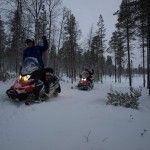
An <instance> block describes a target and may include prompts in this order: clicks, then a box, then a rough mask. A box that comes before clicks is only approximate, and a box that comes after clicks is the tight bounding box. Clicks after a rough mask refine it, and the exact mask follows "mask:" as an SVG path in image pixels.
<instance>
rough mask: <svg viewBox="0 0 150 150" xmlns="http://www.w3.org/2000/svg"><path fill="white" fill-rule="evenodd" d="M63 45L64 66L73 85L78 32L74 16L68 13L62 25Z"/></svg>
mask: <svg viewBox="0 0 150 150" xmlns="http://www.w3.org/2000/svg"><path fill="white" fill-rule="evenodd" d="M64 31H65V32H64V43H63V50H64V51H66V54H65V55H66V57H65V59H66V60H65V61H66V65H67V67H68V69H67V74H68V75H69V77H70V78H71V82H72V83H73V81H74V80H76V51H77V48H78V43H77V40H78V36H79V30H78V27H77V23H76V19H75V16H74V15H73V14H72V13H71V12H70V13H68V17H67V19H66V22H65V25H64Z"/></svg>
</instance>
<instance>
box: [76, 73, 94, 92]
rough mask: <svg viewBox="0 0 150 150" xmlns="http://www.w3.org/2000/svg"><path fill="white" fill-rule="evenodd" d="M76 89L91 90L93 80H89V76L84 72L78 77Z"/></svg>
mask: <svg viewBox="0 0 150 150" xmlns="http://www.w3.org/2000/svg"><path fill="white" fill-rule="evenodd" d="M77 87H78V89H80V90H91V89H92V88H93V87H94V84H93V79H92V78H89V74H88V73H87V72H86V71H84V72H83V73H82V74H81V75H80V80H79V83H78V85H77Z"/></svg>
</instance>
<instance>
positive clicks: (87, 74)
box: [81, 71, 89, 79]
mask: <svg viewBox="0 0 150 150" xmlns="http://www.w3.org/2000/svg"><path fill="white" fill-rule="evenodd" d="M81 76H82V78H84V79H86V78H87V77H88V76H89V73H88V72H87V71H83V72H82V73H81Z"/></svg>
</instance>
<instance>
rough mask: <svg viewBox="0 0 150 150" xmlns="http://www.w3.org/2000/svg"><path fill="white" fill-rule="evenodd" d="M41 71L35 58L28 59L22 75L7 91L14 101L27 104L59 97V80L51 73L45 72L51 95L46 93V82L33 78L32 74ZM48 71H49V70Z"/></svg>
mask: <svg viewBox="0 0 150 150" xmlns="http://www.w3.org/2000/svg"><path fill="white" fill-rule="evenodd" d="M38 69H39V65H38V62H37V60H36V59H35V58H32V57H28V58H27V59H26V60H25V61H24V64H23V66H22V69H21V73H20V75H19V77H18V78H17V79H16V81H15V83H14V84H13V85H12V86H11V87H10V89H8V90H7V91H6V94H7V95H8V97H9V98H11V99H12V100H19V101H24V102H25V104H27V105H29V104H31V103H35V102H36V103H37V102H41V101H45V100H46V99H47V98H48V97H50V96H51V95H54V96H57V95H58V93H60V92H61V87H60V84H59V80H58V78H57V77H56V76H55V75H54V74H52V73H51V72H46V71H45V78H46V80H47V82H48V84H49V94H46V93H45V86H44V82H43V81H41V80H40V79H38V80H37V79H34V78H32V73H33V72H34V71H36V70H38ZM47 70H48V69H47Z"/></svg>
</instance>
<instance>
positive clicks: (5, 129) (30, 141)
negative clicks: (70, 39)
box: [0, 77, 150, 150]
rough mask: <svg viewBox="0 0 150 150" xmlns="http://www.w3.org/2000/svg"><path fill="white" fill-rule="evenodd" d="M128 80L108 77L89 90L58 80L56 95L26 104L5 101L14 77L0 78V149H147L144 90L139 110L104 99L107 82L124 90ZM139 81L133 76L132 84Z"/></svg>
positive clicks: (149, 101) (149, 133)
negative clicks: (112, 104) (72, 87)
mask: <svg viewBox="0 0 150 150" xmlns="http://www.w3.org/2000/svg"><path fill="white" fill-rule="evenodd" d="M65 80H66V79H65ZM127 81H128V80H127V79H124V80H123V83H122V84H119V83H117V84H115V83H114V82H113V79H111V78H106V79H105V81H104V83H103V84H101V83H95V87H94V89H93V90H91V91H80V90H78V89H75V88H74V89H71V86H72V85H71V83H69V82H63V81H62V82H61V86H62V93H61V94H60V95H59V96H58V97H57V98H51V99H50V100H49V101H48V102H43V103H40V104H33V105H30V106H26V105H24V104H15V103H12V102H10V101H9V99H8V98H7V96H6V95H5V91H6V89H7V88H8V87H9V86H10V85H11V84H12V80H10V81H7V82H5V83H0V98H1V99H0V150H149V149H150V140H149V139H150V97H149V96H148V91H147V90H146V89H144V90H143V92H142V97H141V99H140V107H139V110H134V109H129V108H128V109H127V108H123V107H114V106H110V105H106V96H107V92H109V90H110V88H113V89H116V90H121V91H124V90H127V89H128V83H127ZM74 85H75V84H74ZM140 85H142V80H141V78H138V77H136V78H135V80H134V86H135V87H138V86H140Z"/></svg>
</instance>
